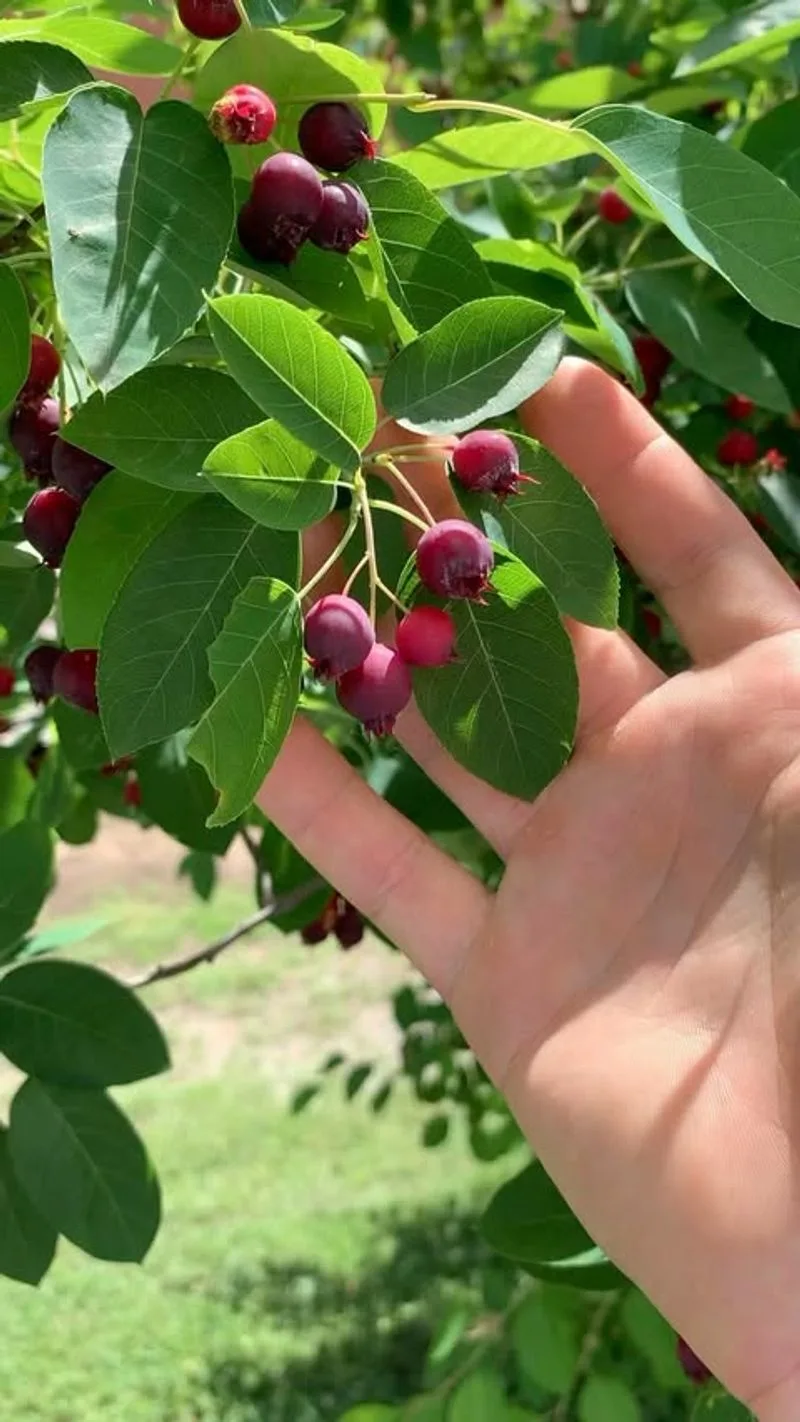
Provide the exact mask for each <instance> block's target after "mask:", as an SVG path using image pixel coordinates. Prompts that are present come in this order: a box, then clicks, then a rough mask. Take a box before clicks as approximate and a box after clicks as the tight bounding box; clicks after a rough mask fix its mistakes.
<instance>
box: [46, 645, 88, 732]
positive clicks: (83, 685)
mask: <svg viewBox="0 0 800 1422" xmlns="http://www.w3.org/2000/svg"><path fill="white" fill-rule="evenodd" d="M53 691H54V692H55V695H56V696H60V697H61V699H62V701H69V702H70V704H71V705H72V706H79V707H80V708H81V710H83V711H91V712H93V714H94V715H95V716H96V715H97V652H93V651H91V650H89V649H88V648H81V649H80V650H79V651H76V652H62V653H61V656H60V657H59V659H58V662H57V663H56V669H55V672H54V673H53Z"/></svg>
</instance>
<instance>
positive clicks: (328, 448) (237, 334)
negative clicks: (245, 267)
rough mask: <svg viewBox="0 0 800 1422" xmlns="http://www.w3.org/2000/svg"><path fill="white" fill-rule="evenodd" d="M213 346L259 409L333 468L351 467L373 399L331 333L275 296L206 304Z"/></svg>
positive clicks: (367, 430) (368, 425)
mask: <svg viewBox="0 0 800 1422" xmlns="http://www.w3.org/2000/svg"><path fill="white" fill-rule="evenodd" d="M208 320H209V327H210V330H211V335H212V336H213V338H214V344H215V345H216V347H217V350H218V351H219V353H220V355H221V356H222V358H223V360H224V361H225V363H226V365H227V367H228V369H229V370H230V372H231V375H232V376H233V378H234V380H237V381H238V383H239V384H240V385H241V386H242V388H243V389H244V390H246V391H247V394H248V395H249V396H250V397H251V399H253V400H255V402H256V404H257V405H258V406H260V408H261V409H262V410H263V411H264V413H265V414H266V415H272V416H274V418H275V419H277V420H279V421H280V423H281V424H282V425H284V426H285V427H286V429H288V430H289V431H290V433H291V434H293V435H295V436H296V437H297V438H298V439H300V440H302V441H303V443H304V444H307V445H308V447H309V449H313V450H314V451H315V452H316V453H317V454H320V455H322V457H323V459H326V460H328V462H329V463H331V464H335V465H336V466H337V467H339V468H342V469H346V470H354V469H355V468H356V467H357V466H358V464H359V462H360V451H361V450H362V449H363V448H364V446H365V445H366V444H368V443H369V441H370V439H371V438H372V435H373V433H374V430H375V398H374V396H373V394H372V390H371V388H370V384H369V381H368V380H367V377H366V376H365V374H364V372H363V371H362V370H361V367H360V366H358V365H357V364H356V362H355V361H354V360H353V358H352V356H349V355H348V354H347V352H346V351H345V350H344V348H343V346H341V345H340V344H339V342H338V341H337V340H336V337H335V336H332V335H331V334H330V332H329V331H325V330H323V328H322V327H321V326H318V325H317V323H316V321H314V320H312V318H311V317H310V316H307V315H306V314H305V312H303V311H298V310H297V309H296V308H295V307H294V306H290V305H289V303H288V302H287V301H280V300H279V299H278V298H277V297H274V296H253V295H247V296H220V297H218V298H217V299H216V300H215V301H211V302H209V307H208Z"/></svg>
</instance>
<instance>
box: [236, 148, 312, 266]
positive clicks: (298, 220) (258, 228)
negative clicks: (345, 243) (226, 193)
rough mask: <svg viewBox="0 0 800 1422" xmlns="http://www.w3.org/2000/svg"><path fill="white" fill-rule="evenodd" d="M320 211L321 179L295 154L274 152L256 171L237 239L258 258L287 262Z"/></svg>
mask: <svg viewBox="0 0 800 1422" xmlns="http://www.w3.org/2000/svg"><path fill="white" fill-rule="evenodd" d="M321 210H322V179H321V178H320V176H319V173H317V172H315V170H314V169H313V168H312V166H311V164H310V163H307V162H306V160H305V158H300V157H299V155H298V154H296V153H275V154H274V155H273V156H272V158H267V159H266V161H265V162H263V163H262V164H261V166H260V168H258V169H257V170H256V173H255V175H254V177H253V186H252V189H251V192H250V199H249V201H248V202H247V203H246V204H245V206H244V207H243V208H242V211H241V212H240V214H239V226H238V231H239V240H240V242H241V244H242V246H243V247H244V248H245V251H247V252H250V254H251V256H255V257H257V258H258V260H259V261H279V262H284V263H285V264H287V265H288V263H289V262H291V261H293V259H294V257H295V256H296V255H297V252H298V250H299V248H300V247H301V246H302V244H303V242H305V240H306V237H307V236H308V234H309V232H310V230H311V228H312V227H313V226H314V223H315V222H316V220H317V218H318V217H319V214H320V212H321Z"/></svg>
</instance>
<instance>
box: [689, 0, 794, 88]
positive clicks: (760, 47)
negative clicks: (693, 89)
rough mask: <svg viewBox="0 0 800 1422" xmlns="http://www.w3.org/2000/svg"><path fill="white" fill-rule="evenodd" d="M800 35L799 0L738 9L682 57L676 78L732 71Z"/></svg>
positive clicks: (773, 2) (778, 1)
mask: <svg viewBox="0 0 800 1422" xmlns="http://www.w3.org/2000/svg"><path fill="white" fill-rule="evenodd" d="M798 35H800V15H798V13H797V0H767V3H766V4H765V5H750V6H748V8H747V9H746V10H739V11H738V12H737V13H736V14H735V15H731V16H729V18H728V19H726V20H723V21H722V23H721V24H719V25H715V26H714V27H713V28H712V29H711V30H709V31H708V32H707V33H706V34H705V35H704V37H703V38H702V39H701V40H700V42H699V44H696V45H694V46H693V47H692V49H690V50H689V51H688V53H685V54H683V55H682V56H681V58H680V59H679V61H678V64H677V67H676V69H675V75H676V78H681V77H682V76H683V75H685V74H691V75H696V74H707V73H708V72H709V70H712V69H730V68H732V66H733V65H735V64H746V63H747V62H748V61H749V60H751V59H754V58H755V57H756V56H757V55H759V54H761V53H762V52H763V51H764V50H769V51H773V50H776V49H780V47H781V46H782V45H788V44H789V43H790V41H791V40H793V39H796V37H797V36H798Z"/></svg>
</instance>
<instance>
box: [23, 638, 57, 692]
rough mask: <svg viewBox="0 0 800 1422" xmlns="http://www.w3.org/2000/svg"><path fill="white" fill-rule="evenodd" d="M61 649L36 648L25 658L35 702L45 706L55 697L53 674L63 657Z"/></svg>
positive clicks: (27, 674) (29, 683) (27, 675)
mask: <svg viewBox="0 0 800 1422" xmlns="http://www.w3.org/2000/svg"><path fill="white" fill-rule="evenodd" d="M61 652H62V649H61V647H47V646H41V647H34V649H33V651H32V652H29V653H28V655H27V657H26V658H25V663H24V667H25V675H26V677H27V678H28V685H29V686H30V689H31V695H32V697H33V699H34V701H41V702H42V704H43V705H44V704H45V703H46V702H48V701H49V700H50V697H51V696H52V695H53V674H54V672H55V669H56V663H57V662H58V660H59V657H60V656H61Z"/></svg>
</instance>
